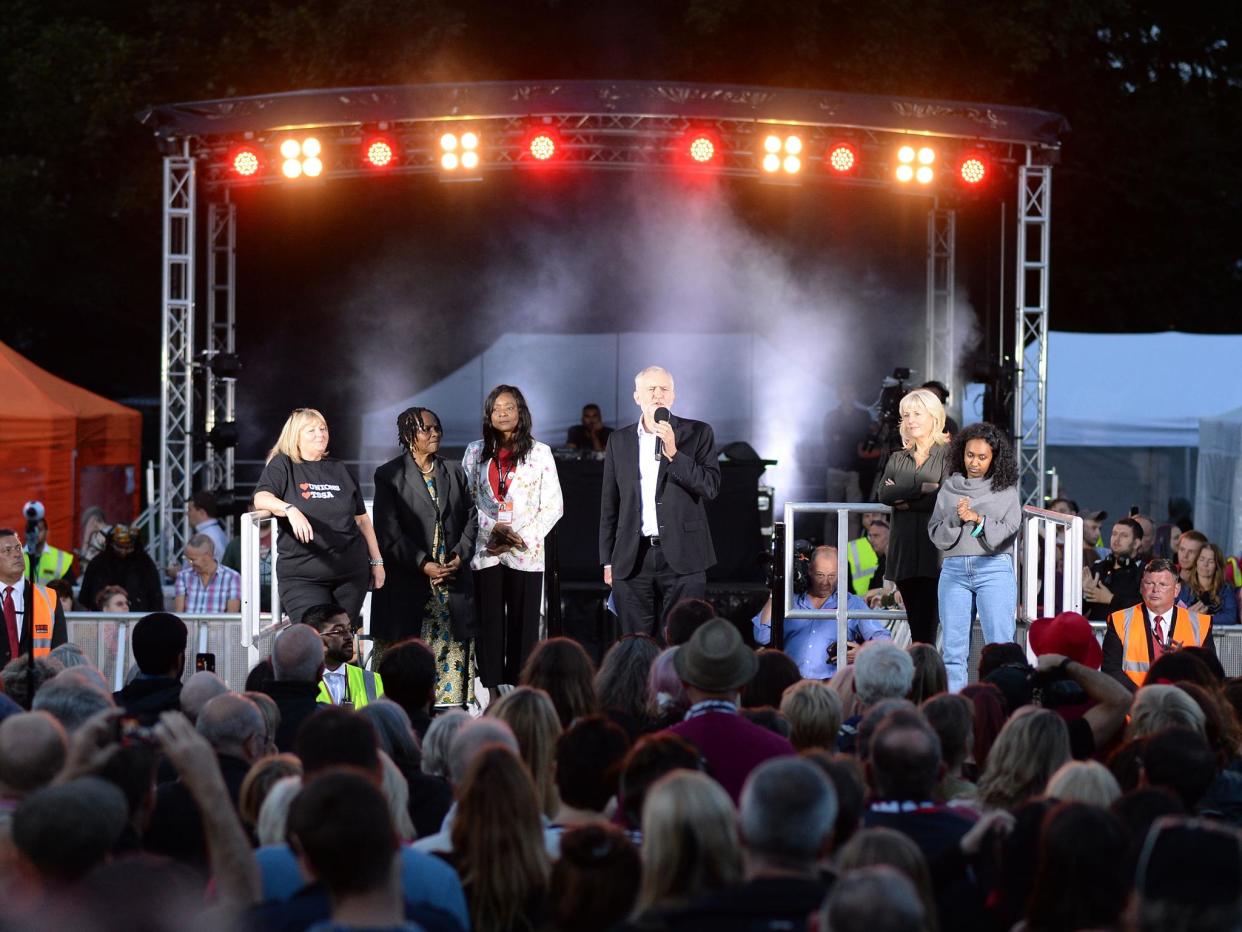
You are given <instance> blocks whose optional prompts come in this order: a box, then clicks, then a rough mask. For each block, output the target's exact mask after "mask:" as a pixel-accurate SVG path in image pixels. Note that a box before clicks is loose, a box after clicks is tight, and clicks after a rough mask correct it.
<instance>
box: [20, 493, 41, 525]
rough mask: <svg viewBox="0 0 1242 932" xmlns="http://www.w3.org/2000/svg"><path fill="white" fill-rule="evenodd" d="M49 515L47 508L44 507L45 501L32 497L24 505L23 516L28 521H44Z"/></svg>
mask: <svg viewBox="0 0 1242 932" xmlns="http://www.w3.org/2000/svg"><path fill="white" fill-rule="evenodd" d="M46 515H47V509H46V508H44V507H43V502H40V501H37V500H36V499H33V498H32V499H31V500H30V501H28V502H26V504H24V505H22V516H23V517H24V518H25V519H26V520H27V521H42V520H43V518H44V517H45V516H46Z"/></svg>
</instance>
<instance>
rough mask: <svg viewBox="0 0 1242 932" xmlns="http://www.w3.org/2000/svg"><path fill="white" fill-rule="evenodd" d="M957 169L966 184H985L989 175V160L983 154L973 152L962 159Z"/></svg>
mask: <svg viewBox="0 0 1242 932" xmlns="http://www.w3.org/2000/svg"><path fill="white" fill-rule="evenodd" d="M957 171H958V174H959V175H960V176H961V179H962V181H964V182H965V183H966V184H969V185H976V184H983V182H984V181H985V180H986V179H987V177H988V160H987V159H986V158H985V157H984V156H983V155H981V154H977V153H972V154H970V155H967V156H965V157H964V158H963V159H962V163H961V165H959V166H958V170H957Z"/></svg>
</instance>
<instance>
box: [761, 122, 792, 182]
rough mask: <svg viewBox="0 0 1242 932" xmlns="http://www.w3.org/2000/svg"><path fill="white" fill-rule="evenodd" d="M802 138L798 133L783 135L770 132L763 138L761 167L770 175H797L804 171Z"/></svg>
mask: <svg viewBox="0 0 1242 932" xmlns="http://www.w3.org/2000/svg"><path fill="white" fill-rule="evenodd" d="M801 154H802V137H801V136H799V135H797V134H796V133H790V134H787V135H782V134H780V133H777V132H770V133H768V134H767V135H766V136H764V137H763V158H762V159H761V160H760V162H759V165H760V167H761V168H762V169H763V170H764V171H765V172H767V173H768V174H769V175H775V174H778V173H780V172H783V173H784V174H786V175H796V174H798V172H800V171H802V159H801V158H800V157H799V156H800V155H801Z"/></svg>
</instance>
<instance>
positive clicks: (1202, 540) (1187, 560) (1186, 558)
mask: <svg viewBox="0 0 1242 932" xmlns="http://www.w3.org/2000/svg"><path fill="white" fill-rule="evenodd" d="M1207 545H1208V539H1207V535H1206V534H1204V533H1203V532H1202V531H1195V530H1189V531H1185V532H1183V533H1182V536H1181V537H1179V538H1178V540H1177V565H1178V566H1179V567H1180V568H1181V569H1182V570H1183V571H1191V570H1193V569H1194V566H1195V563H1196V562H1197V561H1198V559H1199V553H1200V552H1201V551H1202V550H1203V548H1204V547H1206V546H1207Z"/></svg>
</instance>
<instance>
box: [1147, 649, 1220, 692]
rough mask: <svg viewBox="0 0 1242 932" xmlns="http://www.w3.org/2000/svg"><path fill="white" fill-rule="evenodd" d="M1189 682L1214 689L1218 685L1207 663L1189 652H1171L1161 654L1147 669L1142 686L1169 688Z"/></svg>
mask: <svg viewBox="0 0 1242 932" xmlns="http://www.w3.org/2000/svg"><path fill="white" fill-rule="evenodd" d="M1184 682H1191V683H1198V684H1199V685H1200V686H1206V687H1207V688H1208V689H1215V688H1216V686H1217V685H1218V683H1217V680H1216V677H1215V675H1214V674H1213V673H1212V669H1211V667H1209V666H1208V664H1207V661H1206V660H1204V659H1203V657H1201V656H1199V655H1198V654H1193V653H1191V652H1190V651H1189V650H1172V651H1168V652H1166V653H1164V654H1162V655H1161V656H1160V657H1158V658H1157V659H1156V661H1155V662H1154V663H1153V664H1152V665H1151V666H1150V667H1148V668H1147V676H1146V677H1145V678H1144V679H1143V685H1144V686H1170V685H1176V684H1178V683H1184Z"/></svg>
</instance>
